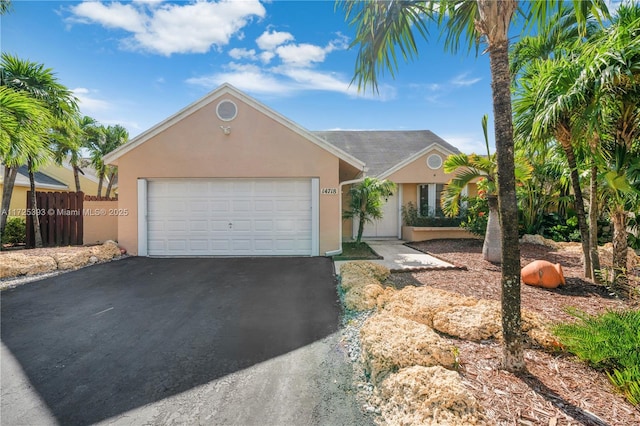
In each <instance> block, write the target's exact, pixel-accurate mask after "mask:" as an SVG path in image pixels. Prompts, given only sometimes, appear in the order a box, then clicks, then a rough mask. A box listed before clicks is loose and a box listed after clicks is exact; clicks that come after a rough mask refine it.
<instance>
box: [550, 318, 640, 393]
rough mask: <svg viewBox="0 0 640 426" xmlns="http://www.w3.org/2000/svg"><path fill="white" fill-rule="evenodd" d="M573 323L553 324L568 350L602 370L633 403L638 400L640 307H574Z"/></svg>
mask: <svg viewBox="0 0 640 426" xmlns="http://www.w3.org/2000/svg"><path fill="white" fill-rule="evenodd" d="M569 313H570V314H571V315H573V316H575V317H576V318H578V321H577V322H576V323H572V324H561V325H558V326H556V327H555V329H554V333H555V334H556V335H557V336H558V338H559V340H560V343H562V344H563V345H564V346H565V347H566V348H567V350H568V351H569V352H571V353H573V354H575V355H576V356H577V357H578V358H580V359H581V360H583V361H586V362H588V363H589V364H590V365H591V366H592V367H594V368H596V369H599V370H603V371H605V372H606V373H607V376H608V377H609V379H610V380H611V382H612V383H613V384H614V385H615V386H617V387H618V388H619V389H620V391H621V392H622V393H624V395H625V396H626V398H627V399H628V400H629V402H631V403H632V404H634V405H639V404H640V310H635V311H610V312H606V313H604V314H602V315H599V316H591V315H588V314H586V313H584V312H580V311H577V310H573V311H570V312H569Z"/></svg>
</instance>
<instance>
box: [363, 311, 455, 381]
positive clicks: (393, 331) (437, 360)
mask: <svg viewBox="0 0 640 426" xmlns="http://www.w3.org/2000/svg"><path fill="white" fill-rule="evenodd" d="M360 342H361V345H362V358H363V363H364V367H365V371H366V372H367V373H368V374H369V375H370V377H371V382H372V383H378V382H380V381H381V380H382V379H384V377H386V376H387V375H388V374H389V373H392V372H395V371H398V370H399V369H401V368H404V367H411V366H413V365H420V366H424V367H429V366H433V365H442V366H445V367H449V368H452V367H453V365H454V363H455V356H454V354H453V348H452V346H451V345H450V344H449V343H448V342H447V341H446V340H445V339H444V338H442V337H440V336H439V335H438V334H437V333H436V332H435V331H433V330H432V329H431V328H429V327H427V326H426V325H424V324H420V323H417V322H415V321H411V320H409V319H406V318H402V317H398V316H393V315H390V314H388V313H379V314H375V315H373V316H372V317H370V318H369V319H367V321H365V323H364V324H363V326H362V329H361V330H360Z"/></svg>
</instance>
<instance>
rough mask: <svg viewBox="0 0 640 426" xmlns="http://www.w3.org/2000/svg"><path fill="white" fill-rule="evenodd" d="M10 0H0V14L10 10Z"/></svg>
mask: <svg viewBox="0 0 640 426" xmlns="http://www.w3.org/2000/svg"><path fill="white" fill-rule="evenodd" d="M12 7H13V6H12V5H11V0H0V15H4V14H6V13H9V12H10V11H11V8H12Z"/></svg>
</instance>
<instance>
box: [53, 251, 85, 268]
mask: <svg viewBox="0 0 640 426" xmlns="http://www.w3.org/2000/svg"><path fill="white" fill-rule="evenodd" d="M90 257H91V255H90V253H89V252H88V250H81V251H72V252H60V253H55V254H54V255H53V258H54V259H55V261H56V263H57V266H58V269H60V270H63V269H78V268H81V267H83V266H85V265H86V264H87V263H89V259H90Z"/></svg>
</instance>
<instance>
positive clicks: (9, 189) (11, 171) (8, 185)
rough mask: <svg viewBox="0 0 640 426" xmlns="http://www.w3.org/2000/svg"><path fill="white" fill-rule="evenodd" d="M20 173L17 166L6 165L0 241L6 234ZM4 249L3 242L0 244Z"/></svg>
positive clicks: (0, 219) (0, 220) (0, 215)
mask: <svg viewBox="0 0 640 426" xmlns="http://www.w3.org/2000/svg"><path fill="white" fill-rule="evenodd" d="M17 175H18V168H17V167H9V166H7V165H5V166H4V180H3V186H2V211H0V213H1V214H0V241H2V236H3V235H4V228H5V227H6V226H7V218H8V217H9V213H10V211H9V208H10V207H11V195H12V194H13V186H14V184H15V182H16V176H17ZM0 250H2V244H0Z"/></svg>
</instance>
